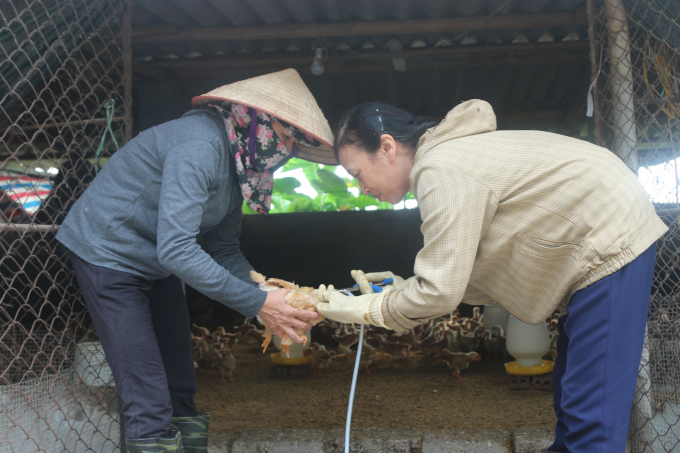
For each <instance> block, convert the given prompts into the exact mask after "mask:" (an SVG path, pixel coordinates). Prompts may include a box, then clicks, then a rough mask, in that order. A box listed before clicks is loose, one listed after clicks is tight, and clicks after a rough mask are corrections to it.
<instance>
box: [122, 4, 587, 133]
mask: <svg viewBox="0 0 680 453" xmlns="http://www.w3.org/2000/svg"><path fill="white" fill-rule="evenodd" d="M584 8H585V0H466V1H450V0H426V1H422V0H247V1H244V0H147V1H142V2H137V3H135V6H134V9H133V26H134V27H163V26H166V27H167V26H171V25H173V24H174V25H175V26H176V27H178V29H179V30H183V29H187V28H188V29H192V28H199V29H200V27H230V30H231V29H233V27H253V26H271V25H273V26H277V25H285V24H310V23H315V24H316V23H321V24H340V23H347V22H357V23H364V22H372V21H398V20H418V19H441V18H460V17H471V18H472V17H474V20H479V17H485V16H488V15H492V14H493V15H494V16H495V17H497V18H498V17H503V16H507V17H510V16H513V15H522V14H535V13H560V12H574V11H577V10H582V9H584ZM471 20H473V19H471ZM136 29H140V28H136ZM449 40H450V42H447V41H449ZM573 41H575V42H578V41H581V43H580V44H582V45H579V46H578V51H577V50H575V47H574V46H572V50H570V51H569V52H566V53H563V54H564V55H563V56H564V58H562V56H561V55H562V54H560V53H559V52H552V53H545V52H544V53H542V54H540V55H534V54H532V53H531V52H516V51H514V50H513V49H514V48H513V47H512V46H511V45H512V44H513V43H525V44H532V43H535V44H537V45H540V44H541V43H549V42H552V43H568V42H573ZM318 44H321V45H323V46H324V47H325V49H326V52H327V56H328V59H329V60H332V58H331V57H333V56H334V55H336V56H337V55H341V56H344V58H345V59H349V58H352V55H355V53H356V52H363V53H366V52H368V53H370V52H375V53H379V54H380V55H379V56H380V57H381V58H382V59H380V60H378V59H377V58H376V61H371V60H370V59H369V60H366V59H364V60H361V61H359V60H357V61H349V62H348V61H342V62H338V61H334V62H333V63H331V64H330V65H329V66H327V68H326V69H327V70H326V72H325V73H324V74H323V75H321V76H318V77H317V76H313V75H311V73H310V72H309V66H310V65H311V63H312V57H313V52H312V49H313V48H314V46H315V45H318ZM442 44H443V45H442ZM484 45H487V47H488V46H490V45H505V46H506V47H507V49H508V50H505V48H506V47H503V48H502V49H503V50H499V51H497V52H491V53H489V54H485V55H478V56H475V55H448V56H447V55H443V56H437V57H435V56H433V55H430V54H427V53H423V54H422V55H421V56H420V57H418V52H420V51H428V52H429V51H431V49H433V48H434V47H436V46H437V48H438V51H443V52H448V50H446V49H451V52H454V51H455V49H462V48H465V49H469V48H473V47H474V48H480V47H482V46H484ZM400 47H401V48H403V52H413V54H408V55H409V56H408V57H407V58H406V71H405V72H400V71H397V70H395V69H394V68H393V67H392V62H391V61H390V59H389V56H388V58H387V59H386V58H385V53H386V52H388V51H389V50H395V49H399V48H400ZM133 49H134V51H135V58H136V59H137V60H138V61H145V62H146V64H148V65H152V66H156V67H157V68H159V69H161V70H163V71H167V72H171V73H174V75H176V76H177V77H178V78H179V79H180V81H181V84H182V85H183V86H184V91H185V92H187V93H192V94H202V93H204V92H207V91H210V90H211V89H213V88H215V87H216V86H219V85H223V84H226V83H230V82H232V81H236V80H240V79H243V78H247V77H250V76H254V75H258V74H262V73H266V72H271V71H272V70H276V69H277V68H278V69H283V68H284V67H287V66H285V63H281V64H283V65H284V66H281V67H278V66H276V65H266V64H264V63H263V61H259V63H258V64H259V66H252V67H248V64H246V63H243V61H244V60H245V59H251V60H252V59H260V60H265V59H266V58H276V59H278V60H280V61H286V58H290V59H291V60H290V61H291V64H290V65H289V66H290V67H295V68H296V69H298V71H299V72H300V73H301V75H302V76H303V78H304V80H305V82H306V83H307V85H308V86H309V88H310V90H311V91H312V93H313V94H314V95H315V96H316V98H317V101H318V103H319V105H320V106H321V108H322V109H323V111H324V113H325V114H326V116H327V117H328V119H329V120H330V121H331V123H332V125H334V124H333V123H334V122H336V121H337V120H338V119H339V117H340V116H341V114H342V113H343V112H344V111H345V110H346V109H347V108H349V107H351V106H353V105H356V104H358V103H360V102H366V101H369V100H381V101H386V102H389V103H392V104H396V105H399V106H401V107H403V108H406V109H408V110H411V111H414V112H416V113H419V114H424V115H429V116H432V117H435V118H436V117H443V116H444V114H445V113H446V112H447V111H448V110H450V109H451V108H452V107H453V106H454V105H456V104H458V103H459V102H461V101H463V100H467V99H472V98H479V99H484V100H487V101H489V102H490V103H491V104H492V106H493V107H494V109H495V111H496V112H497V113H498V115H499V127H505V128H514V127H524V128H526V127H533V128H537V129H545V130H556V131H559V132H562V133H571V134H572V135H578V134H579V133H582V129H583V127H584V125H585V124H586V122H585V116H584V115H583V112H580V110H581V106H582V107H583V109H582V110H583V111H584V112H585V95H586V91H587V88H588V84H589V79H590V65H589V63H588V60H587V25H586V24H585V23H583V22H581V23H580V24H578V25H571V26H554V27H548V26H542V27H541V26H539V27H529V28H500V29H496V30H472V31H468V32H465V33H462V32H460V31H456V30H454V31H449V32H433V33H393V34H377V35H369V36H331V37H327V38H322V39H318V38H314V37H303V38H299V37H280V38H276V39H274V38H272V39H248V40H221V41H216V40H213V39H209V40H203V41H201V40H187V41H173V42H149V41H148V40H147V41H145V42H143V43H141V42H135V40H134V38H133ZM371 49H373V50H371ZM572 53H573V54H574V56H572ZM576 54H578V56H575V55H576ZM168 61H170V62H172V63H166V62H168ZM182 61H191V63H192V64H191V65H186V64H184V63H181V62H182ZM225 61H227V63H226V64H225ZM176 62H180V63H176ZM211 62H212V63H211ZM220 62H222V63H221V64H220ZM231 62H234V63H233V65H232V63H231ZM193 63H196V65H193ZM336 63H337V64H336ZM183 64H184V67H182V65H183ZM164 65H165V66H164ZM170 65H174V66H172V67H171V66H170ZM532 112H539V113H538V114H533V115H532ZM575 112H576V114H575ZM577 129H580V130H581V131H580V132H579V131H577Z"/></svg>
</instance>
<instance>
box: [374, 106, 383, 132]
mask: <svg viewBox="0 0 680 453" xmlns="http://www.w3.org/2000/svg"><path fill="white" fill-rule="evenodd" d="M375 111H376V112H377V113H378V121H380V133H381V134H382V133H383V131H384V130H385V128H384V127H383V122H382V118H381V117H380V110H378V109H375Z"/></svg>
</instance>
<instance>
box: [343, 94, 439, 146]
mask: <svg viewBox="0 0 680 453" xmlns="http://www.w3.org/2000/svg"><path fill="white" fill-rule="evenodd" d="M435 124H437V123H436V122H435V121H434V120H432V119H430V118H421V117H417V116H414V115H412V114H410V113H409V112H407V111H405V110H402V109H400V108H397V107H394V106H391V105H389V104H384V103H382V102H367V103H365V104H360V105H357V106H354V107H352V108H351V109H349V110H348V111H347V112H346V113H345V115H344V116H343V117H342V119H341V120H340V125H339V130H338V135H337V137H336V138H335V157H336V158H337V157H338V151H339V150H340V148H342V147H344V146H346V145H354V146H356V147H357V148H359V149H361V150H362V151H364V152H365V153H366V154H369V155H372V154H375V153H376V152H377V151H378V149H379V148H380V136H381V135H382V134H389V135H391V136H392V137H393V138H394V140H395V141H397V142H398V143H401V144H403V145H404V146H406V147H407V148H408V149H410V150H413V151H415V149H416V147H417V146H418V140H420V137H421V136H422V135H423V134H424V133H425V131H426V130H427V129H429V128H431V127H432V126H434V125H435Z"/></svg>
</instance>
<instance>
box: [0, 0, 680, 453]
mask: <svg viewBox="0 0 680 453" xmlns="http://www.w3.org/2000/svg"><path fill="white" fill-rule="evenodd" d="M0 14H1V17H2V24H0V50H1V51H2V52H3V54H4V57H3V58H2V60H0V324H1V326H0V404H1V408H0V453H4V452H35V451H45V452H47V451H49V452H58V451H68V452H81V451H82V452H85V451H94V452H109V451H111V452H113V451H119V450H120V448H121V439H122V436H123V435H124V433H122V430H121V415H120V412H121V408H120V406H121V405H120V400H119V398H118V394H117V392H116V387H115V384H114V382H113V380H112V378H111V372H110V369H109V368H108V366H107V364H106V360H105V357H104V356H103V352H102V350H101V347H100V346H99V345H98V341H97V340H98V337H97V333H96V331H95V329H94V328H93V327H92V323H91V320H90V317H89V315H88V313H87V309H86V308H85V305H84V302H83V298H82V295H81V293H80V291H79V289H78V286H77V284H76V281H75V277H74V274H73V271H72V269H71V265H70V263H69V260H68V257H67V251H66V250H64V249H63V248H62V247H61V246H60V245H59V244H58V242H57V241H56V240H55V239H54V236H55V233H56V231H57V230H58V228H59V226H60V224H61V222H62V221H63V219H64V218H65V216H66V214H67V213H68V210H69V209H70V207H71V206H72V205H73V203H74V202H75V201H76V200H77V199H78V197H79V196H80V195H81V194H82V193H83V191H84V190H85V189H86V188H87V186H88V184H89V183H90V182H91V181H92V180H93V179H94V178H95V177H96V175H97V172H98V171H99V170H100V169H101V168H102V167H103V166H104V165H106V162H107V160H108V158H109V157H110V156H112V155H113V154H114V153H115V152H116V151H117V150H118V149H119V148H121V147H122V146H124V145H125V144H126V143H127V142H128V141H129V140H131V139H132V138H133V137H135V136H136V135H137V134H138V133H139V132H141V131H143V130H146V129H148V128H150V127H153V126H155V125H158V124H160V123H163V122H165V121H169V120H172V119H176V118H178V117H180V116H181V115H182V114H183V113H185V112H187V111H188V110H190V109H191V103H190V101H191V98H192V97H193V96H196V95H200V94H203V93H206V92H208V91H210V90H212V89H214V88H216V87H218V86H221V85H225V84H227V83H231V82H235V81H238V80H243V79H246V78H249V77H253V76H257V75H262V74H267V73H271V72H274V71H279V70H283V69H286V68H294V69H296V70H297V71H298V72H299V73H300V75H301V76H302V78H303V80H304V81H305V83H306V84H307V86H308V87H309V89H310V90H311V92H312V94H313V95H314V96H315V98H316V100H317V102H318V104H319V106H320V107H321V109H322V110H323V112H324V114H325V115H326V117H327V119H328V120H329V122H330V124H331V126H332V127H334V128H335V127H336V125H337V123H338V121H339V119H340V118H341V116H342V114H343V113H344V112H345V111H346V110H347V109H349V108H350V107H352V106H354V105H357V104H360V103H362V102H367V101H374V100H379V101H383V102H387V103H390V104H393V105H397V106H399V107H402V108H404V109H406V110H409V111H411V112H413V113H415V114H418V115H422V116H428V117H431V118H433V119H435V120H439V119H441V118H443V117H444V115H445V114H446V113H447V112H448V111H449V110H450V109H451V108H453V107H454V106H455V105H457V104H458V103H460V102H461V101H465V100H468V99H483V100H485V101H487V102H489V103H490V104H491V105H492V106H493V109H494V111H495V113H496V115H497V120H498V128H499V129H506V130H507V129H535V130H544V131H550V132H555V133H559V134H564V135H568V136H572V137H576V138H580V139H583V140H587V141H590V142H593V143H596V144H598V145H601V146H604V147H606V148H608V149H609V150H611V151H612V152H614V153H615V154H616V155H618V156H619V157H620V158H621V159H622V160H623V161H624V162H626V164H627V165H628V166H629V167H630V168H631V170H632V171H634V172H636V173H637V174H638V175H640V177H641V178H643V177H646V178H647V179H648V181H647V183H646V186H645V187H646V188H648V190H649V191H650V198H651V200H652V201H653V202H654V203H655V206H656V208H657V213H658V214H659V216H660V217H661V218H662V220H663V221H664V222H665V223H666V224H667V225H668V226H669V231H668V233H666V235H664V236H663V237H662V238H661V239H660V240H659V241H658V243H657V250H658V253H657V263H656V270H655V275H654V285H653V293H652V295H651V304H650V311H649V320H648V324H647V335H646V339H645V346H644V351H643V357H642V362H641V364H640V371H639V376H638V383H637V389H636V393H635V400H634V406H633V408H632V412H631V425H630V433H629V444H628V445H629V450H630V451H631V452H672V451H680V368H679V367H678V364H679V363H680V250H679V248H680V179H679V177H678V169H677V165H678V163H677V158H678V157H680V156H676V148H675V144H674V141H675V137H676V136H677V134H676V133H675V132H677V129H678V127H679V123H678V120H679V119H680V118H679V117H678V115H679V114H680V113H679V112H680V110H678V109H680V99H679V97H680V94H679V93H678V90H679V89H680V88H679V84H680V79H679V78H678V70H679V61H678V59H679V58H680V51H679V50H678V49H680V2H678V1H677V0H663V1H662V0H470V1H458V2H451V1H447V0H428V1H425V2H422V1H421V2H418V1H415V0H399V1H391V0H390V1H388V0H346V1H341V2H338V1H336V0H318V1H310V0H247V1H242V2H237V1H232V0H13V1H11V2H0ZM329 168H330V167H328V168H322V167H319V166H311V165H310V166H306V167H305V166H304V165H303V164H299V165H297V167H296V168H295V170H297V171H299V174H303V173H304V174H305V175H307V176H308V177H309V179H310V182H311V183H313V184H312V186H313V188H314V189H315V192H316V193H317V195H316V196H311V195H310V196H307V198H309V200H307V198H304V200H302V201H304V202H302V201H300V200H301V198H300V197H299V196H298V195H295V194H294V193H293V192H292V190H293V188H295V187H297V186H298V185H299V183H294V184H293V183H290V184H285V186H286V187H285V188H286V190H287V192H284V191H283V188H282V189H280V190H281V192H279V193H278V196H279V198H278V199H277V200H279V201H278V202H276V206H277V208H278V210H277V209H274V210H273V211H272V212H273V213H272V214H270V215H268V216H261V215H256V214H253V215H245V216H244V220H243V224H242V234H241V248H242V251H243V253H244V255H245V256H246V257H247V258H248V260H249V261H250V262H251V264H252V265H253V267H254V268H255V269H257V270H258V271H260V272H263V273H264V274H266V275H271V276H276V277H279V278H282V279H284V280H289V281H296V282H297V283H300V284H301V285H305V286H314V287H317V286H318V285H320V284H329V283H333V284H335V285H336V286H338V287H343V286H351V284H352V283H353V281H352V280H351V277H350V275H349V270H350V269H355V268H357V267H361V268H364V269H366V270H384V269H389V270H392V271H393V272H394V273H396V274H399V275H403V276H404V277H406V276H408V275H411V274H412V272H413V262H414V259H415V255H416V253H417V252H418V250H419V249H420V248H421V247H422V240H423V238H422V235H421V234H420V230H419V228H420V223H421V220H420V215H419V213H418V210H417V209H415V208H414V209H401V210H390V209H382V208H385V207H386V206H379V205H377V204H376V205H370V204H367V203H364V204H361V203H360V201H361V200H360V199H359V197H357V196H355V195H353V194H352V193H351V192H348V193H345V192H344V191H347V190H348V189H347V187H345V186H346V185H347V184H346V183H348V181H346V180H343V179H342V177H341V176H337V175H336V173H333V176H332V177H330V176H329V177H327V178H326V179H323V178H320V177H319V178H317V179H316V180H312V176H314V175H315V176H317V177H318V175H319V174H324V175H326V174H328V173H331V172H330V171H329ZM292 170H293V169H292V168H291V171H292ZM320 172H321V173H320ZM323 172H326V173H323ZM645 175H646V176H645ZM336 177H337V178H339V180H340V181H341V183H340V186H342V191H343V194H342V196H340V195H338V193H336V192H334V191H335V190H336V189H337V187H338V185H337V181H336V180H334V179H333V178H336ZM334 181H335V182H334ZM291 184H292V185H291ZM334 184H335V185H334ZM343 184H345V186H343ZM280 186H281V187H283V186H284V184H283V183H282V184H281V185H280ZM275 187H276V186H275ZM338 190H339V189H338ZM291 197H292V198H291ZM295 197H298V198H295ZM350 197H351V198H350ZM355 198H356V199H355ZM348 199H350V201H351V203H350V202H348V201H347V200H348ZM407 201H408V200H407ZM347 203H349V204H347ZM347 206H350V209H348V208H347ZM284 207H285V209H283V208H284ZM403 207H405V208H408V207H409V205H408V204H406V203H405V204H404V205H403ZM410 207H413V204H411V205H410ZM369 208H371V209H369ZM186 295H187V301H188V304H189V309H190V313H191V316H192V321H193V322H194V323H195V324H196V325H197V328H201V327H203V328H207V330H208V334H210V335H213V332H222V333H219V334H218V336H221V335H223V337H222V338H227V337H228V338H234V337H235V336H236V337H238V338H239V339H240V340H241V341H240V342H239V343H238V344H237V345H236V348H237V351H238V356H237V359H236V364H237V367H236V372H235V374H234V375H233V377H235V378H236V379H237V381H238V382H222V380H221V379H220V376H219V374H212V373H210V369H209V367H207V368H206V369H203V368H199V370H198V371H197V376H198V381H199V394H198V396H197V402H198V404H199V409H201V410H205V411H207V412H211V413H213V414H216V415H214V416H213V420H212V422H211V423H212V425H211V434H212V435H214V437H215V439H217V440H219V439H220V436H221V435H222V434H229V435H233V434H234V432H233V431H234V430H246V429H256V428H271V429H294V428H301V427H303V426H304V427H312V428H318V429H331V428H341V427H343V426H344V414H345V412H344V411H345V410H346V404H347V401H346V394H347V392H348V391H349V378H348V377H347V376H345V375H344V374H343V371H346V370H348V369H350V368H351V364H350V361H351V360H348V359H351V358H352V353H355V352H353V350H352V348H351V343H349V341H350V340H351V339H352V335H355V334H356V331H353V330H352V328H351V327H349V326H345V327H342V329H341V334H342V335H341V336H342V337H343V338H344V339H339V338H338V332H337V331H329V330H328V329H323V328H321V327H319V328H315V329H313V330H312V339H311V340H312V341H314V342H317V343H321V344H323V343H326V344H328V345H333V347H335V346H337V347H338V348H343V347H344V348H347V349H344V350H343V351H345V352H344V355H345V356H346V357H343V358H342V359H338V360H336V359H333V360H332V361H330V362H329V363H330V365H329V366H328V367H326V368H325V369H319V370H318V371H317V373H316V374H314V375H310V376H307V377H303V378H300V379H303V380H302V381H300V380H298V381H277V380H276V379H273V378H272V377H270V376H269V367H270V362H269V360H268V356H263V355H262V354H261V352H257V351H259V348H258V344H257V343H258V338H257V333H256V332H255V331H256V330H257V328H256V326H255V323H254V322H253V323H252V324H251V323H250V322H249V321H248V320H244V319H243V317H240V315H238V314H236V313H235V312H233V311H231V310H230V309H228V308H226V307H224V306H221V305H219V304H217V303H215V302H214V301H211V300H209V299H208V298H206V297H205V296H202V295H200V294H198V293H197V292H196V291H194V290H193V289H192V288H190V287H187V288H186ZM481 313H483V311H482V312H480V311H475V310H474V309H473V307H461V310H460V313H459V314H455V315H453V314H452V316H458V317H460V318H461V319H462V318H465V319H466V320H468V321H467V322H469V323H470V324H469V325H470V326H471V328H470V331H471V332H474V326H475V323H480V322H481ZM220 327H221V328H223V330H219V328H220ZM331 330H332V329H331ZM413 335H416V333H413ZM471 335H472V336H474V334H473V333H471ZM479 340H480V341H481V338H480V339H479ZM404 341H406V340H404ZM414 341H415V340H414ZM343 342H346V343H347V344H349V346H347V344H344V343H343ZM377 347H379V345H376V348H377ZM394 348H395V349H394V350H393V351H392V354H390V358H388V357H386V356H385V355H383V356H376V358H375V360H374V361H373V362H374V363H373V364H372V366H371V367H372V372H371V374H365V373H362V374H361V375H360V377H359V381H358V387H357V389H358V390H357V391H358V394H357V395H358V396H357V397H358V399H357V403H356V409H355V417H356V418H355V424H357V426H362V427H372V426H382V427H385V426H388V427H393V428H403V429H407V428H412V427H417V428H420V429H423V430H426V429H428V428H429V429H434V428H439V427H449V428H452V427H454V426H456V427H459V428H463V429H475V428H479V427H489V426H495V425H497V424H498V423H502V424H503V425H502V427H503V428H508V429H510V428H513V429H514V428H519V427H522V426H531V425H551V424H553V423H554V419H553V418H552V417H554V416H553V414H552V395H551V393H550V392H541V391H535V390H527V391H510V390H509V389H508V387H507V382H506V377H505V374H504V373H505V372H504V370H503V368H502V364H503V359H502V358H501V357H496V356H495V355H491V354H489V357H488V358H487V357H485V358H484V360H482V361H481V362H480V363H472V364H470V366H469V368H468V369H466V370H463V372H462V373H463V374H462V375H463V377H464V378H467V380H466V381H457V380H455V379H452V378H451V374H450V372H448V371H447V368H446V366H443V367H442V366H441V364H438V363H437V362H436V361H434V362H433V363H430V362H426V361H425V360H424V358H423V357H422V356H421V357H417V358H412V359H409V353H408V350H407V352H406V354H405V355H404V353H403V352H402V351H401V350H400V349H399V348H396V347H394ZM329 349H330V348H329ZM339 355H340V354H339ZM339 355H338V356H339ZM366 367H367V368H368V365H367V366H366ZM222 377H225V376H222ZM229 377H232V376H231V375H230V376H229ZM300 382H302V384H301V383H300ZM301 388H303V389H307V391H308V395H306V396H305V398H306V399H305V401H306V404H305V407H304V408H302V409H301V410H300V411H299V412H298V411H296V413H295V414H291V415H290V416H286V417H281V416H280V413H281V411H280V407H275V408H271V407H269V405H268V403H267V402H268V401H277V404H280V405H281V407H289V406H292V405H296V404H297V403H298V402H299V396H296V395H299V394H300V392H301V390H300V389H301ZM338 389H342V391H338ZM345 389H346V390H347V392H345ZM253 395H257V397H254V396H253ZM397 395H399V396H397ZM471 400H473V401H471ZM446 401H448V403H446V404H449V406H441V404H445V402H446ZM407 405H408V409H407V410H405V407H406V406H407ZM454 405H455V407H457V408H461V409H460V410H457V411H456V415H453V411H452V410H451V407H453V406H454ZM506 406H507V407H506ZM277 410H278V412H277ZM272 411H273V412H272ZM517 413H519V414H521V415H520V416H517V415H513V414H517ZM277 414H278V415H277Z"/></svg>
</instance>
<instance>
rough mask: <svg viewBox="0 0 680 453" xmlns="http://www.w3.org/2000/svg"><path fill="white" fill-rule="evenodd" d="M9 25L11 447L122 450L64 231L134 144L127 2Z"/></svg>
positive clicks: (2, 84) (4, 6) (0, 200)
mask: <svg viewBox="0 0 680 453" xmlns="http://www.w3.org/2000/svg"><path fill="white" fill-rule="evenodd" d="M0 19H1V20H0V162H1V163H0V452H10V451H11V452H35V451H50V452H57V451H68V452H80V451H96V452H109V451H115V450H116V449H118V447H119V445H120V424H119V422H118V420H119V415H118V414H119V400H118V397H117V394H116V391H115V386H114V385H113V382H112V380H111V379H110V374H109V375H108V378H107V373H106V367H107V366H106V364H105V363H104V362H103V359H102V357H103V355H102V353H101V348H97V345H98V344H97V343H92V342H91V340H95V339H96V335H95V332H94V330H93V329H92V328H91V325H90V322H89V320H88V316H87V312H86V310H85V307H84V305H83V303H82V297H81V295H80V293H79V291H78V289H77V286H76V284H75V281H74V276H73V273H72V272H71V270H70V265H69V263H68V260H67V258H66V256H65V254H64V252H65V251H64V250H61V249H60V248H59V246H58V243H57V242H56V241H55V240H54V232H55V231H56V228H57V227H58V225H59V224H61V221H62V220H63V219H64V217H65V216H66V213H67V211H68V209H69V208H70V206H71V205H72V204H73V203H74V202H75V200H76V199H77V198H78V196H79V195H80V194H81V193H82V191H83V190H84V189H85V188H86V187H87V185H88V184H89V182H90V181H91V180H92V179H93V178H94V176H95V172H96V168H97V167H99V166H101V163H102V161H104V160H105V159H106V158H107V157H108V156H110V155H111V154H112V153H113V152H115V150H116V147H117V144H122V143H124V140H125V120H126V119H129V118H130V116H129V112H127V111H126V109H125V103H124V101H125V93H126V90H125V86H124V85H125V75H126V71H125V66H126V64H125V58H124V55H125V51H124V46H123V45H122V44H121V43H122V39H121V37H122V34H123V28H124V25H125V23H126V22H125V21H126V20H129V16H126V3H125V2H124V1H123V0H13V1H11V2H0ZM126 113H127V115H126Z"/></svg>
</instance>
